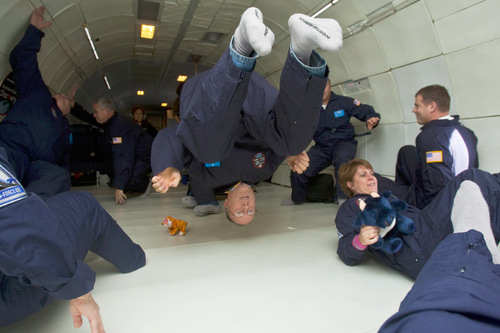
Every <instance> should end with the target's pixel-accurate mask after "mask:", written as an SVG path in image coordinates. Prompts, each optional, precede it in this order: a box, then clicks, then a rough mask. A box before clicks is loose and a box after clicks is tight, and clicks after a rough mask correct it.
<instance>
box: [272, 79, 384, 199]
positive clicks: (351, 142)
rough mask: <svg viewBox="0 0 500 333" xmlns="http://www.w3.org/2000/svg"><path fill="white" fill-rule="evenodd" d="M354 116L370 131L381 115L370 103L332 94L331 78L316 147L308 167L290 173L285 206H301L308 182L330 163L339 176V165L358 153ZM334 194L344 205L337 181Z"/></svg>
mask: <svg viewBox="0 0 500 333" xmlns="http://www.w3.org/2000/svg"><path fill="white" fill-rule="evenodd" d="M352 117H354V118H357V119H358V120H360V121H364V122H365V123H366V128H367V129H368V130H369V131H371V130H372V129H374V128H375V127H377V125H378V123H379V121H380V117H381V116H380V114H379V113H377V112H375V109H374V108H373V107H372V106H371V105H368V104H363V103H361V102H360V101H358V100H357V99H354V98H351V97H347V96H341V95H337V94H335V93H333V92H332V85H331V82H330V79H328V81H327V83H326V87H325V91H324V93H323V105H322V106H321V112H320V116H319V123H318V128H317V129H316V132H315V133H314V137H313V140H314V146H312V147H311V149H309V151H308V152H307V155H308V156H309V158H310V160H311V161H310V163H309V167H308V168H307V170H306V171H304V172H303V173H302V174H300V175H299V174H296V173H292V174H291V175H290V184H291V186H292V194H291V198H290V199H285V200H283V201H282V202H281V205H282V206H291V205H300V204H301V203H303V202H304V201H306V196H307V185H308V183H309V182H310V181H311V180H312V178H314V177H315V176H317V175H318V174H319V173H320V172H321V171H322V170H323V169H325V168H327V167H329V166H332V165H333V167H334V174H335V179H339V177H338V170H339V168H340V166H341V165H342V164H344V163H345V162H347V161H349V160H351V159H353V158H354V156H356V149H357V146H358V141H356V140H355V139H354V138H355V137H356V133H355V132H354V126H353V125H352V123H351V118H352ZM367 133H370V132H367ZM335 193H336V199H335V201H336V202H337V203H339V204H342V203H343V202H344V201H345V200H346V196H345V194H344V192H343V191H342V189H341V187H340V185H339V183H338V182H337V184H335Z"/></svg>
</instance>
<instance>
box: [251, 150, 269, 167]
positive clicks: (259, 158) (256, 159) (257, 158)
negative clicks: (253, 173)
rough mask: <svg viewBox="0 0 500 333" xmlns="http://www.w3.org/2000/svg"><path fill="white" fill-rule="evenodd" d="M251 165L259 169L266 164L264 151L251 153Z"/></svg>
mask: <svg viewBox="0 0 500 333" xmlns="http://www.w3.org/2000/svg"><path fill="white" fill-rule="evenodd" d="M252 163H253V166H254V167H255V168H257V169H261V168H263V167H264V165H266V154H264V153H257V154H255V155H253V161H252Z"/></svg>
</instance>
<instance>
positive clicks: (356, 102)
mask: <svg viewBox="0 0 500 333" xmlns="http://www.w3.org/2000/svg"><path fill="white" fill-rule="evenodd" d="M352 102H353V103H354V104H356V105H357V106H360V105H361V102H360V101H358V100H357V99H355V100H354V101H352Z"/></svg>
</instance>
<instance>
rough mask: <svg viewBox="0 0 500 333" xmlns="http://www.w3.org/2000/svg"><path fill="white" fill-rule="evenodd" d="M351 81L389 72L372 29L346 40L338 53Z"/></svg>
mask: <svg viewBox="0 0 500 333" xmlns="http://www.w3.org/2000/svg"><path fill="white" fill-rule="evenodd" d="M339 54H340V55H341V56H342V59H343V60H344V62H345V64H346V66H347V69H348V71H349V73H350V74H351V78H350V79H351V80H358V79H362V78H365V77H368V76H371V75H375V74H380V73H383V72H386V71H388V70H389V65H388V64H387V61H386V58H385V54H384V52H383V50H382V47H381V46H380V43H379V41H378V40H377V37H376V36H375V33H374V31H373V29H371V28H369V29H366V30H363V31H362V32H360V33H359V34H356V35H354V36H351V37H349V38H346V39H345V40H344V45H343V46H342V48H341V49H340V51H339Z"/></svg>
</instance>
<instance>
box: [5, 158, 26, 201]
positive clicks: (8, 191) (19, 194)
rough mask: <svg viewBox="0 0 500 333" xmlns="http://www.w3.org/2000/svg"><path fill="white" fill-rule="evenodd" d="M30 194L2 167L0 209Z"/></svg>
mask: <svg viewBox="0 0 500 333" xmlns="http://www.w3.org/2000/svg"><path fill="white" fill-rule="evenodd" d="M27 196H28V194H27V193H26V191H25V190H24V188H23V186H22V185H21V184H20V183H19V181H18V180H17V179H16V178H15V177H14V176H13V175H12V174H11V173H10V172H9V171H7V169H4V167H3V166H2V165H0V207H3V206H7V205H10V204H11V203H14V202H16V201H19V200H22V199H24V198H26V197H27Z"/></svg>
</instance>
